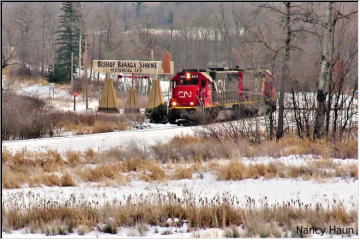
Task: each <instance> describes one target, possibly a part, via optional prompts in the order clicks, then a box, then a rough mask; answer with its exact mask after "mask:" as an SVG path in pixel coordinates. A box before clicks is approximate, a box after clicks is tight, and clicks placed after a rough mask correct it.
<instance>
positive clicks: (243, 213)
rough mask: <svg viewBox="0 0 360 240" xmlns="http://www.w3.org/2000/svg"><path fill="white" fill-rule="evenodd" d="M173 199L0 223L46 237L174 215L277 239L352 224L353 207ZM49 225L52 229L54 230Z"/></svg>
mask: <svg viewBox="0 0 360 240" xmlns="http://www.w3.org/2000/svg"><path fill="white" fill-rule="evenodd" d="M174 200H175V199H169V200H166V201H164V202H162V203H161V204H156V203H150V202H149V201H146V200H145V201H141V202H137V203H131V202H129V203H127V204H124V205H106V206H103V207H99V206H95V207H90V206H74V207H69V206H53V207H51V206H46V207H44V208H42V207H38V208H33V209H29V210H27V211H22V210H20V209H4V211H3V218H4V222H3V226H4V229H5V230H8V231H9V230H18V229H23V228H29V227H31V228H32V229H33V230H32V231H40V232H43V233H49V235H52V234H62V233H60V232H61V231H62V232H63V233H64V234H67V233H69V232H72V231H76V230H77V231H78V232H80V231H81V229H85V230H84V231H89V230H91V229H95V228H98V229H100V231H102V232H107V233H116V232H117V229H118V228H119V227H135V228H136V229H138V230H139V231H141V232H142V234H141V235H143V234H144V233H145V232H146V231H147V229H148V228H147V227H139V226H140V225H142V226H144V224H149V225H157V226H168V223H167V219H168V218H178V219H179V222H182V221H187V222H188V226H189V227H190V228H224V229H226V228H229V230H228V231H225V234H227V237H239V236H242V237H282V236H283V234H284V233H286V232H288V231H291V232H293V235H295V234H296V233H295V232H294V230H295V228H296V227H295V226H296V225H299V224H300V225H302V226H317V227H322V226H329V225H330V224H331V225H334V224H335V225H337V226H356V225H357V211H356V210H354V211H346V210H345V209H344V208H343V207H342V206H341V205H339V206H337V207H335V208H334V209H327V208H323V207H321V206H320V207H318V208H317V209H311V208H307V209H305V208H295V207H289V206H281V207H266V206H263V207H258V208H236V207H233V206H231V205H229V204H218V205H214V204H207V203H204V204H202V205H199V206H196V204H195V202H193V200H191V199H189V200H188V202H187V203H186V204H180V203H178V202H177V201H174ZM54 223H56V226H58V227H56V228H54V226H55V224H54ZM241 224H242V225H243V228H244V229H243V230H244V231H242V233H240V232H239V231H238V229H237V228H236V227H235V226H239V225H241ZM145 226H146V225H145ZM60 228H61V229H60ZM79 230H80V231H79ZM295 231H296V230H295ZM295 236H296V235H295Z"/></svg>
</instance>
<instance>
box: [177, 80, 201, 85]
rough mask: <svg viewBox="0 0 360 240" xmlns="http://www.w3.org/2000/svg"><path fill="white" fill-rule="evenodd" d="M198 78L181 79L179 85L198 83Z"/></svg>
mask: <svg viewBox="0 0 360 240" xmlns="http://www.w3.org/2000/svg"><path fill="white" fill-rule="evenodd" d="M198 84H199V80H198V79H189V80H187V79H181V81H180V85H198Z"/></svg>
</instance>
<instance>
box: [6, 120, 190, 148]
mask: <svg viewBox="0 0 360 240" xmlns="http://www.w3.org/2000/svg"><path fill="white" fill-rule="evenodd" d="M157 126H159V127H157V128H154V129H142V130H136V131H132V130H131V131H120V132H108V133H98V134H87V135H79V136H66V137H52V138H39V139H27V140H14V141H3V144H2V151H4V150H5V149H6V150H9V151H19V150H22V149H23V148H26V149H27V150H31V151H44V150H46V149H56V150H57V151H59V152H66V151H68V150H75V151H85V150H87V149H88V148H92V149H93V150H95V151H103V150H106V149H109V148H113V147H119V146H127V145H132V144H138V145H148V144H150V145H151V144H155V143H157V142H160V141H168V140H170V139H171V138H172V137H175V136H176V135H187V134H192V133H193V128H192V127H183V126H174V125H171V124H161V125H160V124H159V125H157Z"/></svg>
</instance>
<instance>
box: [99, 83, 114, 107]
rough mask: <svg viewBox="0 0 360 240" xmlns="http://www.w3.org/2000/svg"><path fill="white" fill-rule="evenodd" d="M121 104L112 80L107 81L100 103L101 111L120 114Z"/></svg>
mask: <svg viewBox="0 0 360 240" xmlns="http://www.w3.org/2000/svg"><path fill="white" fill-rule="evenodd" d="M118 107H119V104H118V100H117V97H116V93H115V89H114V85H113V82H112V79H111V78H106V79H105V84H104V88H103V91H102V93H101V98H100V102H99V109H98V110H99V111H103V112H119V109H118Z"/></svg>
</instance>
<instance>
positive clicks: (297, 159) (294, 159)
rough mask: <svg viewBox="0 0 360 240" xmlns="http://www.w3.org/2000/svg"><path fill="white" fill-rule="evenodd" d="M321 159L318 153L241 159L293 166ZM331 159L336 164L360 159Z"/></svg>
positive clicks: (354, 162)
mask: <svg viewBox="0 0 360 240" xmlns="http://www.w3.org/2000/svg"><path fill="white" fill-rule="evenodd" d="M319 159H321V158H320V157H319V156H316V155H311V154H308V155H289V156H285V157H279V158H274V157H269V156H266V157H252V158H248V157H242V158H241V160H242V161H243V163H245V164H254V163H264V164H267V163H274V162H279V163H283V164H285V165H288V166H289V165H291V166H301V165H307V164H310V163H311V162H314V161H316V160H319ZM329 161H331V162H332V163H335V164H342V165H345V164H346V165H348V164H356V165H357V164H358V162H359V160H358V159H350V158H346V159H339V158H331V159H329Z"/></svg>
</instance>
